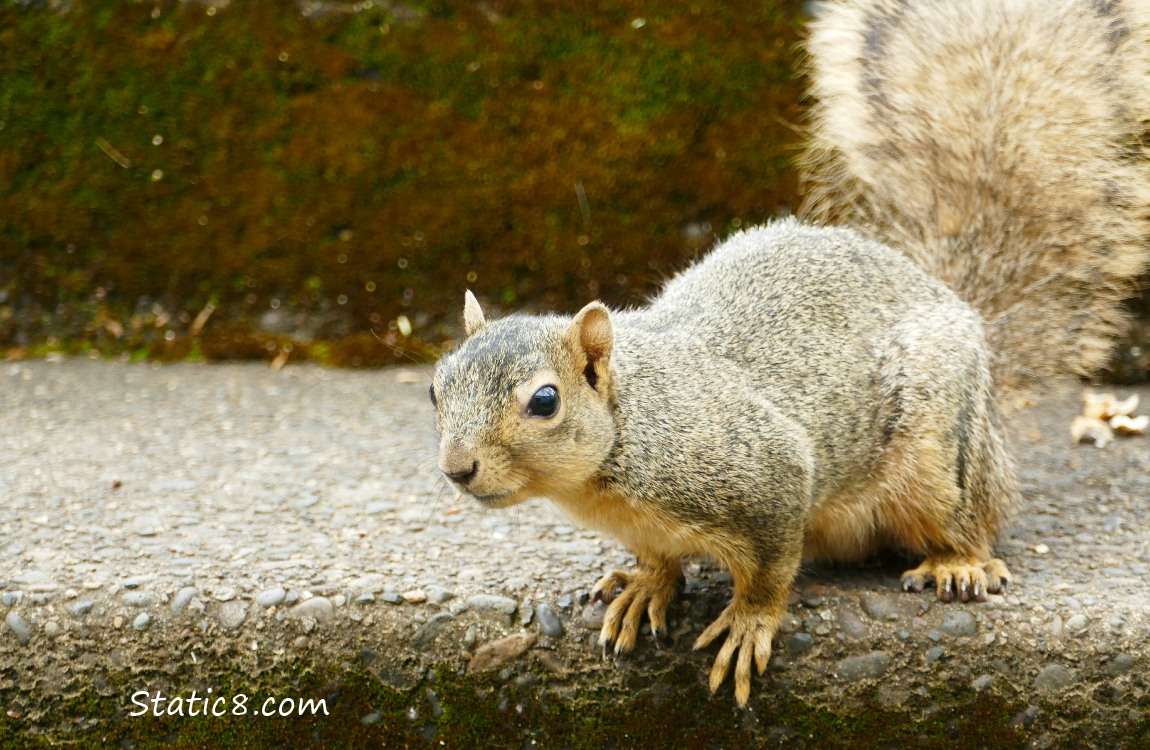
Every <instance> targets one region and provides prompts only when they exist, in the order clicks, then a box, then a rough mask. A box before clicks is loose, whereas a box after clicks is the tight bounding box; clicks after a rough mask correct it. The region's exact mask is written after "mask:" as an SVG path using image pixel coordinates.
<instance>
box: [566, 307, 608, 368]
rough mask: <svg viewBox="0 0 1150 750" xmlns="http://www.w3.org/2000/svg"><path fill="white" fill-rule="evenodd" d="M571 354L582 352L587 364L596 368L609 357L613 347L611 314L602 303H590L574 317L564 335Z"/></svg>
mask: <svg viewBox="0 0 1150 750" xmlns="http://www.w3.org/2000/svg"><path fill="white" fill-rule="evenodd" d="M564 338H565V339H566V341H567V345H568V346H569V347H570V348H571V349H572V350H573V352H582V354H583V355H584V356H585V357H586V358H587V364H588V366H591V367H596V369H598V368H597V365H598V363H600V362H601V361H604V360H606V359H608V358H609V357H610V356H611V350H612V349H613V348H614V346H615V331H614V329H613V328H612V327H611V313H610V311H609V310H608V309H607V306H606V305H604V304H603V303H602V302H591V303H589V304H588V305H587V306H586V307H584V308H583V309H582V310H580V311H579V312H578V314H576V315H575V319H574V320H572V321H571V325H570V326H569V327H568V328H567V332H566V333H565V334H564Z"/></svg>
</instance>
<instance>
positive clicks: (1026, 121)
mask: <svg viewBox="0 0 1150 750" xmlns="http://www.w3.org/2000/svg"><path fill="white" fill-rule="evenodd" d="M808 49H809V52H810V57H811V71H810V72H811V78H812V81H813V83H812V93H813V94H814V96H815V98H816V99H817V101H818V103H817V105H816V107H815V109H814V112H813V122H812V134H811V139H810V144H809V149H808V151H807V153H806V155H805V160H804V171H805V173H806V179H807V195H806V205H805V207H804V213H805V214H806V216H807V218H811V219H814V220H816V221H823V222H826V221H846V222H849V223H850V224H852V225H854V226H856V227H857V228H858V229H860V230H862V231H863V232H866V233H869V234H871V235H872V236H874V237H876V238H878V239H880V240H882V241H884V242H887V243H888V244H893V245H894V246H896V247H898V248H900V249H902V250H903V251H904V252H905V253H906V254H907V255H909V256H910V257H911V258H912V259H913V260H914V261H916V262H917V263H918V264H919V265H920V266H921V267H922V268H924V269H926V270H927V271H928V272H930V273H931V274H933V275H935V276H937V277H939V278H941V279H943V280H944V281H945V282H946V283H947V284H948V285H949V286H950V287H951V288H952V289H953V290H955V291H956V292H957V293H958V294H959V295H960V296H961V297H962V298H963V299H965V300H966V301H967V302H968V303H969V304H971V305H972V306H974V307H975V308H976V309H978V310H979V311H980V312H981V313H982V315H983V317H984V319H985V321H986V327H987V333H988V336H989V338H990V343H991V346H992V348H993V349H994V351H995V352H996V354H997V360H998V362H997V366H996V372H995V375H996V377H997V378H998V381H999V383H1000V384H1006V385H1010V384H1017V383H1020V382H1025V381H1028V380H1033V379H1036V378H1041V377H1046V376H1051V375H1066V374H1073V375H1085V374H1089V373H1090V372H1093V371H1094V370H1096V369H1098V368H1099V367H1101V366H1103V365H1104V364H1106V362H1107V359H1108V356H1109V353H1110V350H1111V348H1112V345H1113V342H1114V340H1115V338H1116V337H1117V336H1119V335H1121V334H1122V333H1124V332H1125V331H1126V330H1127V325H1128V321H1127V320H1126V319H1125V316H1124V313H1123V308H1122V304H1121V303H1122V301H1123V300H1124V299H1126V298H1127V297H1128V296H1129V295H1130V294H1131V293H1132V291H1133V289H1134V287H1135V284H1136V277H1137V276H1138V274H1139V273H1140V272H1141V271H1142V270H1143V269H1144V268H1145V267H1146V265H1147V262H1148V260H1150V247H1148V244H1147V242H1148V239H1150V159H1148V158H1147V154H1146V153H1145V143H1144V142H1143V141H1141V140H1140V137H1141V136H1142V135H1143V134H1144V133H1145V131H1146V124H1147V122H1148V121H1150V0H857V1H852V2H845V3H842V4H830V3H826V4H823V6H822V12H821V17H820V18H819V19H818V20H817V21H815V22H813V23H812V25H811V33H810V40H809V42H808Z"/></svg>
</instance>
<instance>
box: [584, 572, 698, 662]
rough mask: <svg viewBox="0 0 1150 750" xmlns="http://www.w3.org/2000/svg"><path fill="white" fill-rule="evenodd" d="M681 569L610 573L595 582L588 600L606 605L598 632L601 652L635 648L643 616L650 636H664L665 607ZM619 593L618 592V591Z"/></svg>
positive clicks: (670, 597)
mask: <svg viewBox="0 0 1150 750" xmlns="http://www.w3.org/2000/svg"><path fill="white" fill-rule="evenodd" d="M681 578H682V572H681V569H680V568H678V567H676V566H668V567H666V568H655V569H648V568H640V569H638V570H636V571H635V572H633V573H624V572H622V571H619V570H614V571H611V572H610V573H608V574H607V575H605V576H603V577H602V578H601V579H599V582H598V583H596V584H595V588H594V589H592V593H591V596H592V598H593V599H595V600H597V601H603V602H609V606H608V607H607V611H606V612H605V613H604V615H603V627H602V628H601V629H600V630H599V645H600V646H602V647H603V650H604V652H606V651H607V650H608V649H612V650H614V652H615V653H616V654H623V653H626V652H628V651H630V650H631V649H633V648H634V647H635V639H636V636H637V635H638V633H639V625H640V624H641V623H642V621H643V613H644V612H646V614H647V619H648V620H649V621H650V623H651V635H652V636H653V637H654V638H655V640H656V642H658V639H659V638H660V637H661V636H663V635H665V634H666V633H667V607H668V606H670V604H671V600H673V599H674V598H675V593H676V591H677V590H678V586H679V581H680V579H681ZM620 589H622V590H621V591H620Z"/></svg>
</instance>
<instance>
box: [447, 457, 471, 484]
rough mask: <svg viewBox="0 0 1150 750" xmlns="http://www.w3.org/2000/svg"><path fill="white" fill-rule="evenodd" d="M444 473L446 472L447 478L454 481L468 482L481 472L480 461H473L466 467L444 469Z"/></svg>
mask: <svg viewBox="0 0 1150 750" xmlns="http://www.w3.org/2000/svg"><path fill="white" fill-rule="evenodd" d="M443 473H444V474H446V475H447V478H448V479H450V480H451V481H453V482H459V483H460V484H467V483H468V482H470V481H471V480H472V479H475V475H476V474H478V473H479V462H478V461H472V462H471V466H468V467H467V468H465V469H455V470H451V469H444V470H443Z"/></svg>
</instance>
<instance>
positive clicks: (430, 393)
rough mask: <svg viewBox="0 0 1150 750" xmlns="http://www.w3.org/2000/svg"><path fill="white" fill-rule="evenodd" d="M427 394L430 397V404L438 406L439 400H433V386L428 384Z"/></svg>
mask: <svg viewBox="0 0 1150 750" xmlns="http://www.w3.org/2000/svg"><path fill="white" fill-rule="evenodd" d="M427 395H428V396H429V397H430V398H431V405H432V406H434V407H437V408H438V407H439V402H438V401H436V400H435V386H433V385H430V386H428V387H427Z"/></svg>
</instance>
